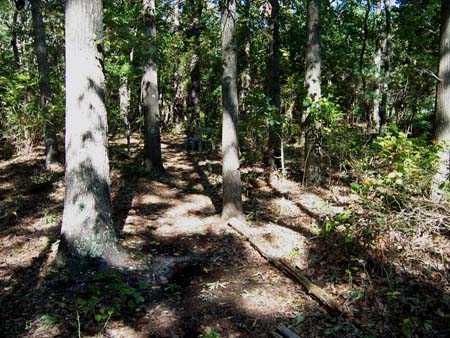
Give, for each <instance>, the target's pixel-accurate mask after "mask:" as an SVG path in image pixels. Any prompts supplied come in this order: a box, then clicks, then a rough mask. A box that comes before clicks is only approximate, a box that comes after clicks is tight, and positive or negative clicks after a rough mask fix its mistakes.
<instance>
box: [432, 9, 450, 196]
mask: <svg viewBox="0 0 450 338" xmlns="http://www.w3.org/2000/svg"><path fill="white" fill-rule="evenodd" d="M449 50H450V3H449V2H448V1H442V3H441V38H440V48H439V79H440V81H439V83H438V89H437V95H436V113H435V120H434V132H433V139H434V141H435V142H436V143H439V144H442V145H443V149H442V150H441V151H440V152H439V157H440V163H439V167H438V172H437V173H436V175H435V177H434V180H433V187H432V198H433V199H434V200H435V201H437V200H439V199H441V198H442V196H443V195H444V194H445V192H444V191H443V189H442V185H443V184H444V183H446V182H448V179H449V165H450V155H449V153H450V147H449V145H448V144H447V143H448V142H450V53H449V52H448V51H449Z"/></svg>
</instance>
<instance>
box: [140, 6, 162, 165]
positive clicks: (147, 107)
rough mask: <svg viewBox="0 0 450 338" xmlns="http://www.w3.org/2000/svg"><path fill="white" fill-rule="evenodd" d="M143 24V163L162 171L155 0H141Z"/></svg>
mask: <svg viewBox="0 0 450 338" xmlns="http://www.w3.org/2000/svg"><path fill="white" fill-rule="evenodd" d="M142 5H143V10H144V24H145V25H146V27H147V29H148V37H149V38H150V48H149V57H148V59H147V62H146V63H145V65H144V72H143V74H142V81H141V100H142V109H143V111H144V165H145V169H146V170H147V171H155V172H163V171H164V167H163V164H162V155H161V134H160V116H159V94H158V70H157V65H156V23H155V11H156V8H155V0H143V2H142Z"/></svg>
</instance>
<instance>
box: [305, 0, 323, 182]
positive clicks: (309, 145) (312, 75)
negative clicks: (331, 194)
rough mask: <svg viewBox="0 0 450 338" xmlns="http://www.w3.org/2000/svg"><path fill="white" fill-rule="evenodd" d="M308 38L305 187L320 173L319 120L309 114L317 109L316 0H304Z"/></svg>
mask: <svg viewBox="0 0 450 338" xmlns="http://www.w3.org/2000/svg"><path fill="white" fill-rule="evenodd" d="M307 27H308V41H307V45H306V58H305V59H306V65H305V68H306V71H305V87H306V90H307V99H309V101H310V103H311V104H312V106H310V107H309V108H308V114H307V118H306V131H305V172H304V178H303V181H304V184H305V186H315V185H320V184H321V183H322V182H323V174H322V132H321V125H320V122H319V121H318V120H317V118H316V117H314V115H316V114H312V113H311V109H315V110H318V109H320V107H319V104H318V103H319V100H320V98H321V95H322V93H321V87H320V71H321V58H320V0H308V25H307Z"/></svg>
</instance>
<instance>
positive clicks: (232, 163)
mask: <svg viewBox="0 0 450 338" xmlns="http://www.w3.org/2000/svg"><path fill="white" fill-rule="evenodd" d="M235 24H236V0H223V2H222V30H221V31H222V66H223V74H222V106H223V120H222V155H223V168H222V179H223V209H222V218H223V219H225V220H227V219H229V218H231V217H236V218H239V219H241V218H243V208H242V195H241V172H240V170H239V141H238V93H237V48H236V28H235Z"/></svg>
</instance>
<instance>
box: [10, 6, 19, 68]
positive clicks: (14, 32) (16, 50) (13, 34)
mask: <svg viewBox="0 0 450 338" xmlns="http://www.w3.org/2000/svg"><path fill="white" fill-rule="evenodd" d="M18 17H19V8H18V5H17V2H16V7H15V8H14V14H13V22H12V27H11V47H12V50H13V54H14V63H15V66H16V68H19V67H20V54H19V48H18V47H17V20H18Z"/></svg>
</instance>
